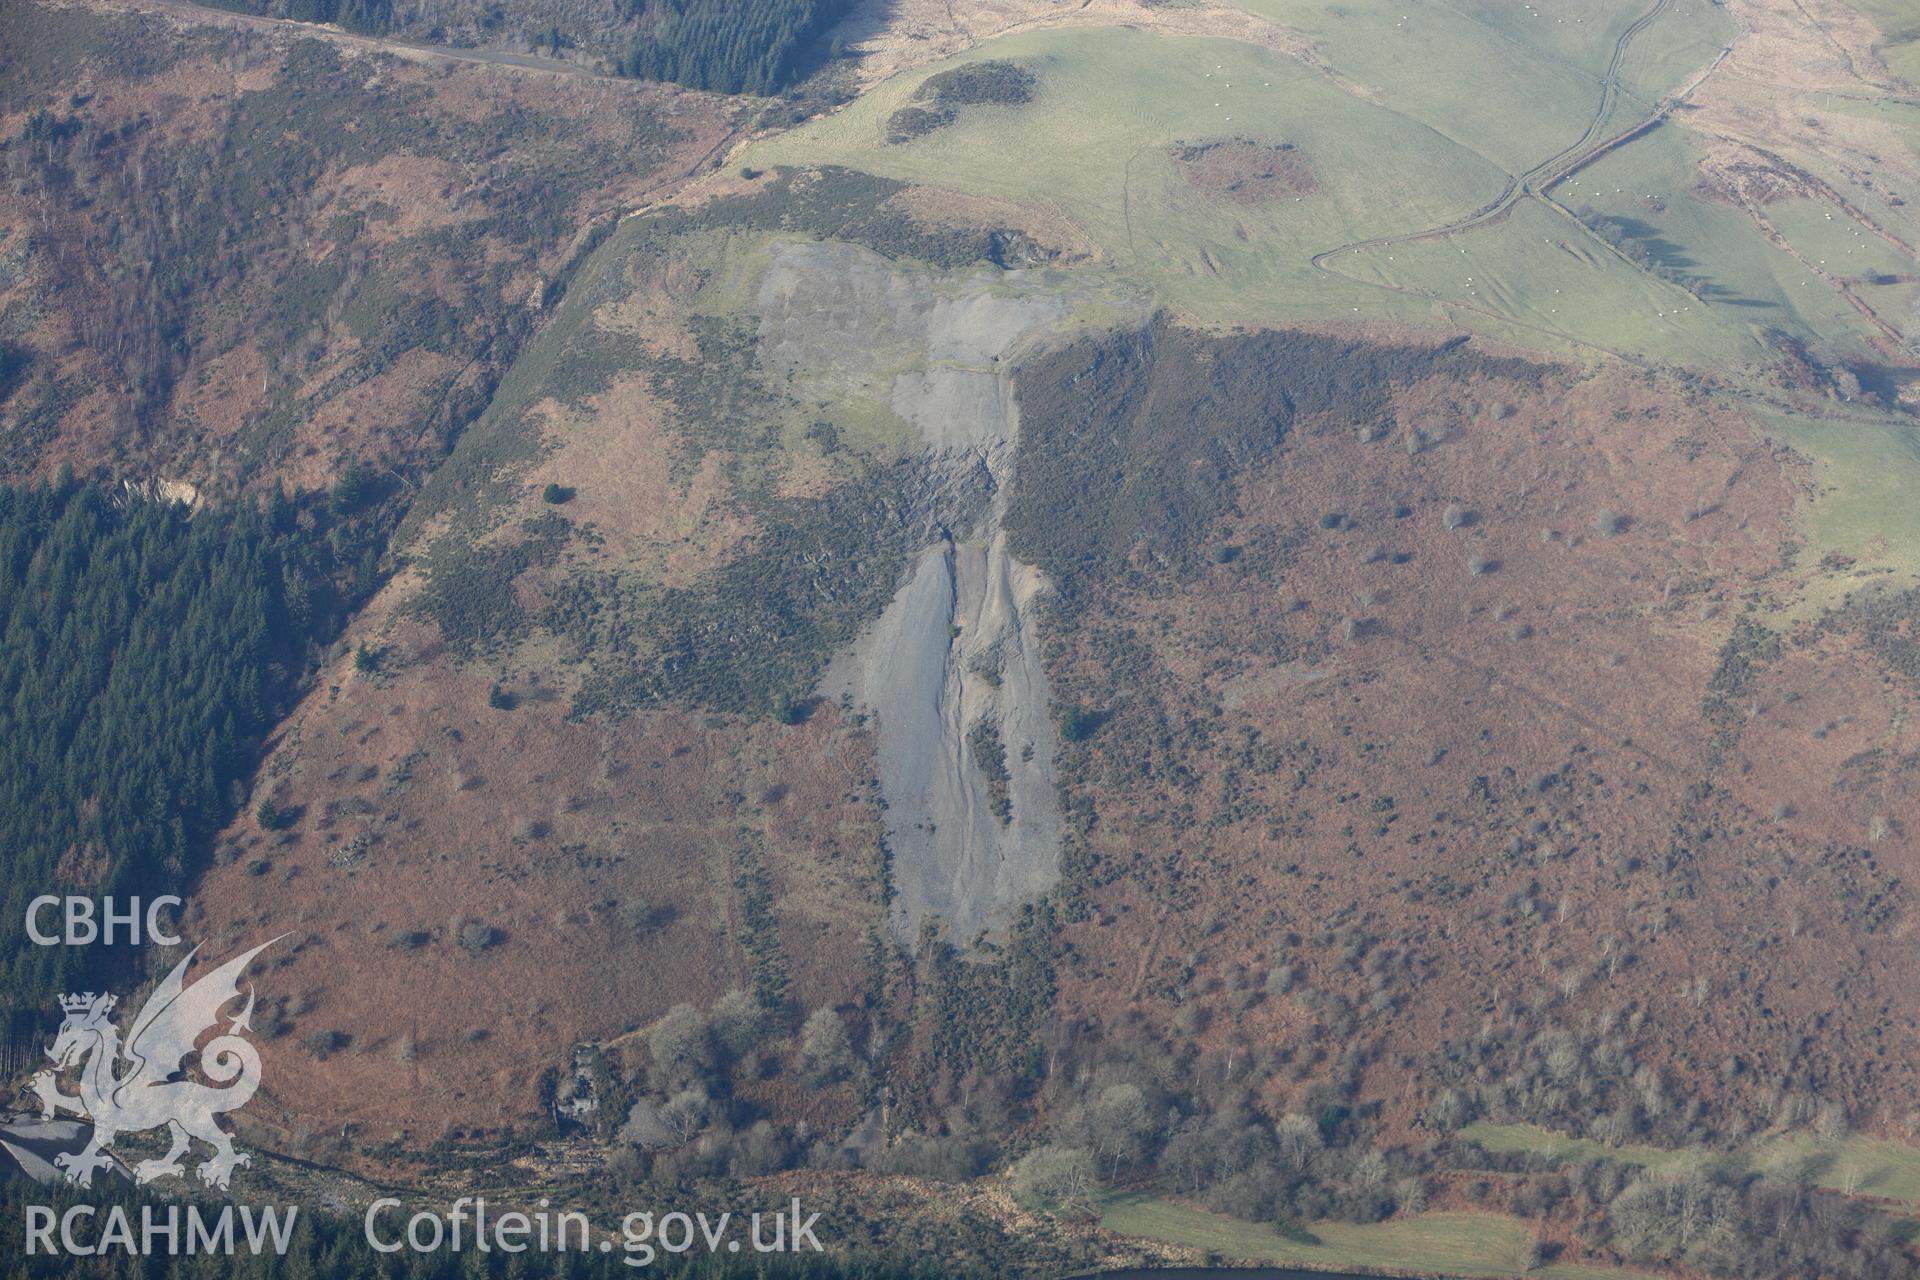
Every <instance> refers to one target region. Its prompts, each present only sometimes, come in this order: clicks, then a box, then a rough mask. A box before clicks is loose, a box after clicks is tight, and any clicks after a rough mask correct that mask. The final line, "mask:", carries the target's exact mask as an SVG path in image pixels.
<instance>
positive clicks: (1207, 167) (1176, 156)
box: [1169, 138, 1320, 204]
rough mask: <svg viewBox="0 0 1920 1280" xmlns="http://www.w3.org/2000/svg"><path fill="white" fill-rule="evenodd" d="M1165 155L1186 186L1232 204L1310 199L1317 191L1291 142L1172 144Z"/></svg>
mask: <svg viewBox="0 0 1920 1280" xmlns="http://www.w3.org/2000/svg"><path fill="white" fill-rule="evenodd" d="M1169 154H1170V155H1171V156H1172V159H1173V163H1174V167H1175V168H1176V169H1178V170H1179V171H1180V173H1181V175H1182V176H1183V177H1184V178H1186V180H1187V182H1188V183H1190V184H1191V185H1192V186H1194V187H1195V188H1197V189H1199V190H1200V191H1203V192H1205V193H1206V194H1208V195H1211V196H1214V197H1217V198H1219V199H1222V200H1227V201H1231V202H1232V203H1235V204H1259V203H1260V202H1261V201H1263V200H1273V199H1278V198H1279V197H1281V196H1289V195H1290V196H1302V195H1311V194H1312V193H1313V192H1315V191H1318V190H1319V189H1320V182H1319V179H1317V178H1315V177H1314V175H1313V168H1312V166H1310V165H1309V164H1308V163H1307V158H1306V156H1305V154H1304V153H1302V152H1301V150H1300V149H1299V148H1298V147H1296V146H1295V145H1294V144H1293V143H1291V142H1282V143H1280V144H1279V145H1278V146H1275V145H1273V144H1271V143H1265V142H1255V141H1253V140H1251V139H1248V138H1226V139H1220V140H1217V141H1213V142H1200V143H1177V144H1175V145H1174V147H1173V148H1172V150H1171V152H1170V153H1169Z"/></svg>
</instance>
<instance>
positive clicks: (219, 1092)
mask: <svg viewBox="0 0 1920 1280" xmlns="http://www.w3.org/2000/svg"><path fill="white" fill-rule="evenodd" d="M273 941H274V942H277V941H279V939H277V938H276V939H274V940H273ZM272 945H273V942H263V943H261V944H260V945H259V946H257V947H255V948H254V949H253V950H251V951H248V952H245V953H244V954H242V955H238V956H235V957H234V958H233V959H231V960H229V961H227V962H226V963H225V964H223V965H221V966H220V967H219V968H218V969H215V970H214V971H213V972H211V973H209V974H207V975H205V976H204V977H201V978H197V979H195V980H194V982H193V983H192V985H190V986H189V985H187V984H186V982H185V978H184V975H185V974H186V971H187V966H188V965H190V964H192V963H193V957H194V955H195V954H196V953H197V952H198V951H199V948H198V947H196V948H194V950H193V951H189V952H188V953H187V956H186V958H185V959H184V960H182V961H181V962H180V963H179V964H177V965H175V966H174V968H173V972H171V973H169V974H168V975H167V976H166V977H165V978H164V979H163V980H162V981H161V983H160V985H159V986H158V987H156V988H155V989H154V992H153V994H152V995H151V996H149V997H148V998H147V1002H146V1004H144V1005H143V1006H141V1009H140V1014H139V1016H138V1017H136V1018H135V1019H134V1020H133V1024H132V1026H131V1027H129V1028H128V1030H127V1038H126V1043H125V1044H124V1045H123V1044H122V1043H121V1040H120V1032H119V1030H118V1028H116V1027H115V1026H114V1025H113V1021H112V1018H111V1016H110V1015H111V1014H112V1013H113V1007H114V1004H115V1003H116V997H114V996H111V995H98V996H97V995H94V994H93V993H92V992H87V993H85V994H84V995H69V996H62V997H61V999H60V1007H61V1009H62V1011H64V1012H65V1014H66V1020H65V1021H64V1022H63V1023H61V1025H60V1033H59V1035H58V1036H56V1037H55V1038H54V1042H53V1048H51V1049H49V1050H48V1051H47V1056H48V1057H50V1058H52V1059H53V1062H54V1069H53V1070H51V1071H42V1072H40V1073H39V1074H37V1075H35V1076H34V1077H33V1091H34V1093H36V1094H37V1095H39V1098H40V1106H41V1111H42V1115H43V1117H44V1118H45V1119H49V1120H51V1119H52V1118H53V1117H54V1115H55V1114H56V1113H57V1112H60V1111H66V1112H70V1113H72V1114H74V1115H80V1116H85V1117H86V1118H87V1119H89V1120H91V1121H92V1122H93V1141H91V1142H90V1143H88V1144H87V1147H86V1149H85V1150H84V1151H81V1152H78V1153H77V1154H63V1155H58V1156H55V1157H54V1161H53V1162H54V1164H55V1165H57V1166H58V1167H59V1168H60V1169H61V1170H62V1171H63V1172H64V1173H65V1174H66V1176H67V1179H68V1181H70V1182H74V1183H77V1184H78V1185H80V1186H83V1187H86V1186H91V1185H92V1184H93V1175H94V1171H95V1170H97V1169H100V1168H102V1167H104V1166H106V1165H108V1164H110V1163H111V1162H112V1159H113V1158H112V1157H111V1156H109V1155H108V1154H107V1148H108V1147H110V1146H111V1145H112V1144H113V1142H114V1140H115V1139H116V1138H118V1137H119V1136H120V1135H121V1134H127V1133H143V1132H145V1131H147V1130H149V1129H159V1128H162V1127H164V1128H166V1129H168V1130H170V1131H171V1137H172V1147H171V1149H169V1150H168V1152H167V1154H166V1155H164V1156H161V1157H160V1158H158V1159H155V1160H142V1161H141V1162H140V1163H139V1164H137V1165H135V1166H134V1170H133V1174H134V1178H135V1179H136V1180H137V1181H139V1182H151V1181H153V1180H154V1179H155V1178H163V1177H166V1176H167V1175H168V1174H181V1175H183V1176H184V1175H185V1173H186V1170H185V1169H184V1168H183V1167H182V1166H181V1163H180V1161H181V1159H182V1157H184V1156H185V1155H186V1154H187V1152H188V1151H189V1150H190V1149H191V1146H192V1140H193V1139H196V1138H197V1139H199V1140H200V1141H201V1142H203V1143H205V1144H206V1145H208V1146H210V1147H212V1148H213V1156H212V1158H210V1159H207V1160H203V1161H202V1162H201V1164H200V1167H199V1169H198V1173H199V1176H200V1180H201V1181H202V1182H204V1183H206V1184H207V1185H208V1186H211V1187H220V1188H223V1189H224V1188H225V1187H226V1185H227V1182H228V1180H229V1179H230V1178H232V1177H233V1171H234V1170H235V1169H237V1168H239V1167H240V1166H241V1165H243V1164H246V1163H248V1158H247V1157H246V1156H245V1155H244V1154H241V1153H239V1152H236V1151H235V1150H234V1149H233V1140H232V1139H231V1138H230V1137H228V1136H227V1133H226V1132H225V1131H224V1130H223V1129H221V1128H220V1126H219V1125H218V1124H216V1123H215V1119H214V1118H215V1117H216V1116H218V1115H219V1114H220V1113H221V1112H223V1111H236V1110H238V1109H239V1108H241V1107H242V1106H245V1105H246V1102H247V1100H248V1099H249V1098H251V1097H253V1094H254V1091H255V1090H256V1089H258V1088H259V1087H260V1053H259V1051H258V1050H257V1049H255V1048H254V1047H253V1044H252V1043H251V1042H250V1041H248V1040H247V1039H246V1038H245V1037H244V1036H242V1035H241V1033H242V1032H244V1031H250V1030H251V1029H252V1027H251V1025H250V1021H249V1020H250V1019H251V1018H252V1016H253V991H252V989H251V988H249V989H248V991H247V1003H246V1007H245V1008H243V1009H241V1010H240V1012H239V1014H238V1016H235V1017H232V1018H230V1019H229V1020H228V1022H227V1027H226V1030H225V1031H224V1032H222V1033H220V1034H218V1035H216V1036H214V1037H213V1038H212V1039H211V1040H208V1041H207V1042H206V1044H205V1045H201V1044H200V1043H199V1041H200V1038H201V1037H202V1036H203V1035H205V1034H206V1033H207V1032H208V1031H210V1030H217V1024H218V1023H219V1021H220V1011H221V1010H222V1009H224V1008H225V1007H226V1006H227V1005H228V1004H230V1003H232V1002H233V1001H234V1000H237V999H239V997H240V989H239V983H240V976H241V975H242V974H243V973H245V972H246V969H247V966H248V965H249V964H251V963H253V958H254V957H255V956H257V955H259V954H260V953H261V952H262V951H265V950H266V949H267V948H268V947H270V946H272ZM196 1053H197V1054H198V1058H199V1074H200V1075H202V1076H204V1077H205V1078H206V1079H207V1080H209V1081H211V1082H212V1083H211V1084H202V1083H200V1082H199V1081H197V1080H189V1079H187V1078H186V1074H185V1073H186V1067H187V1059H188V1058H189V1057H191V1056H193V1055H195V1054H196ZM76 1065H78V1066H79V1068H80V1093H79V1095H78V1096H77V1097H76V1096H73V1095H70V1094H65V1093H62V1092H60V1085H59V1073H61V1072H64V1071H66V1070H68V1069H70V1068H72V1067H74V1066H76Z"/></svg>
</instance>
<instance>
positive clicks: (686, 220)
mask: <svg viewBox="0 0 1920 1280" xmlns="http://www.w3.org/2000/svg"><path fill="white" fill-rule="evenodd" d="M906 190H908V184H907V183H904V182H898V181H896V180H894V179H892V178H882V177H879V176H877V175H875V174H871V173H862V172H860V171H858V170H856V169H844V168H841V167H839V166H837V165H828V166H826V167H824V168H820V169H789V168H781V169H778V170H776V171H775V172H774V174H773V176H772V177H771V178H770V179H769V180H768V181H766V182H764V183H762V184H761V186H760V187H759V189H758V190H755V191H753V192H750V193H747V194H743V195H735V196H724V197H721V198H720V199H717V200H710V201H708V202H707V203H706V204H704V205H702V206H700V208H699V209H698V210H697V211H695V212H691V213H689V212H687V211H684V210H678V209H676V210H668V211H663V212H661V213H658V214H655V215H652V216H651V217H650V219H649V222H648V234H649V241H648V243H649V244H650V246H651V247H653V248H656V249H657V250H659V251H660V252H663V253H665V252H670V251H671V249H672V240H671V237H672V236H674V235H676V234H680V233H684V232H687V231H696V230H701V229H704V228H741V229H750V230H759V231H784V232H789V233H793V234H798V235H805V236H811V237H813V238H814V239H816V240H844V241H846V242H847V243H849V244H857V245H862V246H864V247H866V248H868V249H871V250H873V251H874V252H875V253H877V254H879V255H881V256H882V257H885V258H912V259H914V260H916V261H919V262H925V263H927V264H929V265H931V266H935V267H939V268H940V269H941V270H943V271H952V270H954V269H956V268H959V267H967V266H972V265H973V264H975V263H977V262H990V263H992V264H993V265H994V266H997V267H1015V266H1027V265H1032V264H1035V263H1040V262H1047V261H1051V260H1052V259H1053V258H1054V257H1055V256H1057V255H1056V253H1055V252H1054V251H1053V250H1051V249H1048V248H1046V247H1045V246H1043V245H1041V244H1039V243H1038V242H1036V241H1035V240H1034V239H1033V238H1032V237H1031V236H1029V235H1027V234H1026V233H1025V232H1023V231H1019V230H1015V229H1011V228H1006V227H978V226H973V227H967V226H960V227H936V226H929V225H928V224H927V223H925V222H922V221H920V220H919V219H918V218H915V217H914V216H913V215H912V214H911V213H909V212H908V211H907V210H906V209H904V208H902V207H900V205H899V203H898V202H897V201H896V199H895V197H897V196H899V195H900V194H901V193H903V192H905V191H906Z"/></svg>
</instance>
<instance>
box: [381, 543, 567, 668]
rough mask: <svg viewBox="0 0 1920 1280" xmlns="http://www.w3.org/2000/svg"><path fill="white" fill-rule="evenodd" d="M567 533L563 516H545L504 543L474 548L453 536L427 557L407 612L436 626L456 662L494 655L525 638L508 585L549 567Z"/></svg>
mask: <svg viewBox="0 0 1920 1280" xmlns="http://www.w3.org/2000/svg"><path fill="white" fill-rule="evenodd" d="M572 532H573V525H572V523H571V522H570V521H568V520H567V518H566V517H565V516H562V515H560V514H559V513H558V512H554V511H548V512H545V513H543V514H541V515H539V516H536V517H534V518H533V519H531V520H525V521H522V522H521V524H520V527H519V529H518V530H517V531H516V533H517V535H518V536H516V537H513V538H512V539H510V540H508V541H504V542H495V543H488V544H486V545H484V546H476V545H474V544H472V543H470V542H467V541H465V540H464V539H462V538H460V537H459V536H457V535H450V536H448V537H445V538H442V539H441V540H440V541H439V542H437V543H435V544H434V547H433V549H432V550H431V551H430V552H429V553H428V555H427V563H426V568H427V584H426V587H425V588H424V589H423V590H422V591H421V592H420V594H419V596H418V597H417V598H416V599H415V600H414V602H413V604H412V608H414V609H416V610H417V611H419V612H420V613H423V614H425V615H426V616H428V617H430V618H432V619H433V620H434V622H435V623H436V624H438V625H439V627H440V632H441V634H442V635H443V636H445V637H446V641H447V644H448V646H449V647H450V648H452V650H453V651H454V653H455V654H457V655H458V656H459V657H461V658H463V659H466V658H472V657H474V656H475V655H476V654H481V653H492V652H497V651H498V650H499V649H501V648H502V647H504V646H506V645H508V644H511V643H512V642H513V641H514V640H517V639H519V638H520V637H521V636H522V635H523V634H525V632H526V627H527V617H526V611H525V610H524V609H523V608H521V606H520V599H519V596H518V594H517V593H516V592H515V590H514V581H515V580H516V579H517V578H519V576H520V575H521V574H522V573H525V572H526V571H527V570H528V569H530V568H533V567H534V566H535V565H545V564H551V563H553V561H554V558H555V557H556V556H558V555H559V553H560V549H561V548H562V547H564V546H565V545H566V542H567V539H568V538H569V537H570V536H571V535H572Z"/></svg>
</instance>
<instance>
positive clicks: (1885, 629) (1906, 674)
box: [1820, 590, 1920, 689]
mask: <svg viewBox="0 0 1920 1280" xmlns="http://www.w3.org/2000/svg"><path fill="white" fill-rule="evenodd" d="M1820 625H1821V628H1822V629H1823V630H1828V631H1837V632H1840V633H1841V634H1843V635H1855V636H1858V637H1860V639H1861V640H1863V641H1864V642H1865V643H1866V646H1867V648H1868V649H1869V650H1871V651H1872V652H1873V655H1874V656H1875V657H1876V658H1878V659H1880V661H1881V662H1883V663H1885V664H1886V666H1887V669H1888V670H1889V671H1892V672H1893V673H1894V674H1896V675H1898V676H1900V677H1901V678H1903V679H1904V680H1906V682H1907V683H1908V684H1910V685H1912V686H1913V687H1914V688H1915V689H1920V590H1915V591H1897V592H1883V593H1878V594H1873V595H1865V596H1861V597H1857V598H1855V599H1851V600H1849V601H1848V602H1847V603H1846V604H1845V605H1843V606H1841V607H1840V608H1839V609H1836V610H1835V611H1834V612H1833V613H1831V614H1829V615H1827V617H1826V618H1825V619H1823V620H1822V622H1821V624H1820Z"/></svg>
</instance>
